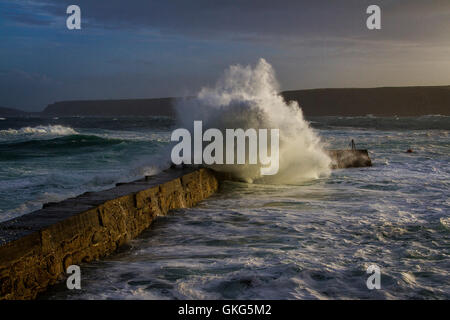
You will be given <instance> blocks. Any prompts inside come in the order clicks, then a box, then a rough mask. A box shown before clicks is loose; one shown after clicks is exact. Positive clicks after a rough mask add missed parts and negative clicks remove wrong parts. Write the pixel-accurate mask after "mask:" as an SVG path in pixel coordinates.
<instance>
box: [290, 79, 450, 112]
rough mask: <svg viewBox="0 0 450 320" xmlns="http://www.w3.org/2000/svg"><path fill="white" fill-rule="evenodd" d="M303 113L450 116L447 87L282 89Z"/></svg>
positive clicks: (449, 89) (448, 90)
mask: <svg viewBox="0 0 450 320" xmlns="http://www.w3.org/2000/svg"><path fill="white" fill-rule="evenodd" d="M282 95H283V96H284V98H285V99H286V100H296V101H298V102H299V104H300V106H301V107H302V109H303V112H304V114H305V115H306V116H328V115H336V116H363V115H366V114H373V115H378V116H394V115H397V116H421V115H427V114H441V115H450V86H440V87H383V88H368V89H314V90H296V91H285V92H283V93H282Z"/></svg>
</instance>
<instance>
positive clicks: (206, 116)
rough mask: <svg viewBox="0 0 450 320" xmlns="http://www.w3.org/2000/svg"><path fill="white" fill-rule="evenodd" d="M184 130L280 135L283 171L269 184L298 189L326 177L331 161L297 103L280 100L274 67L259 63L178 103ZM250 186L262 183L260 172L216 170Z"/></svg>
mask: <svg viewBox="0 0 450 320" xmlns="http://www.w3.org/2000/svg"><path fill="white" fill-rule="evenodd" d="M176 111H177V115H178V117H177V118H178V119H179V122H180V123H179V124H180V125H181V126H183V127H184V128H187V129H192V125H193V122H194V120H202V121H203V126H204V130H206V129H207V128H218V129H221V130H225V129H233V128H242V129H249V128H254V129H265V128H267V129H270V128H272V129H280V151H279V152H280V153H279V156H280V170H279V171H278V173H277V174H276V175H274V176H265V177H264V182H270V183H298V182H302V181H305V180H311V179H316V178H319V177H322V176H327V175H329V173H330V169H329V167H330V159H329V157H328V156H327V155H326V153H325V152H324V149H323V143H322V142H321V140H320V138H319V136H318V135H317V134H316V133H315V131H314V130H313V129H312V128H311V127H310V125H309V123H308V122H307V121H305V119H304V118H303V113H302V110H301V108H300V107H299V105H298V103H297V102H295V101H290V102H285V101H284V99H283V97H282V96H281V95H280V94H279V87H278V83H277V81H276V78H275V72H274V70H273V68H272V66H271V65H270V64H269V63H267V61H266V60H264V59H260V60H259V61H258V63H257V64H256V66H255V67H252V66H241V65H233V66H230V67H229V68H228V69H227V70H226V71H225V73H224V75H223V76H222V77H221V78H220V79H219V80H218V81H217V83H216V85H215V86H214V87H212V88H208V87H205V88H203V89H201V90H200V92H198V94H197V95H196V97H195V98H188V99H180V100H178V101H177V103H176ZM213 167H214V168H215V169H216V170H220V171H226V172H231V173H232V174H234V175H235V176H236V177H238V178H241V179H243V180H245V181H255V182H257V181H260V182H262V177H261V176H260V170H259V166H255V165H213Z"/></svg>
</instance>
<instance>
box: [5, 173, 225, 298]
mask: <svg viewBox="0 0 450 320" xmlns="http://www.w3.org/2000/svg"><path fill="white" fill-rule="evenodd" d="M218 185H219V182H218V180H217V178H216V177H215V175H214V173H213V172H212V171H211V170H208V169H204V168H201V169H169V170H167V171H164V172H162V173H160V174H158V175H156V176H152V177H146V178H143V179H141V180H137V181H134V182H130V183H122V184H118V185H117V186H116V187H115V188H112V189H109V190H104V191H100V192H86V193H84V194H82V195H80V196H78V197H75V198H70V199H67V200H64V201H62V202H58V203H48V204H46V205H44V206H43V208H42V209H41V210H38V211H35V212H32V213H29V214H26V215H23V216H20V217H18V218H15V219H12V220H9V221H5V222H2V223H0V300H2V299H34V298H36V296H37V294H39V293H40V292H42V291H45V290H46V289H47V288H48V287H49V286H51V285H53V284H55V283H56V282H58V281H61V280H62V279H64V276H65V272H66V268H67V267H68V266H69V265H72V264H80V263H83V262H89V261H92V260H94V259H98V258H100V257H102V256H106V255H108V254H111V253H113V252H114V251H115V250H117V248H119V247H120V246H121V245H122V244H124V243H125V242H126V241H128V240H130V239H133V238H135V237H136V236H137V235H139V234H140V233H141V232H142V231H144V230H145V229H146V228H148V227H149V226H150V224H151V223H152V221H153V220H154V219H155V218H156V217H158V216H162V215H166V214H167V213H168V212H169V211H170V210H173V209H179V208H187V207H192V206H194V205H195V204H197V203H198V202H199V201H201V200H203V199H205V198H207V197H209V196H210V195H212V194H213V193H214V192H216V191H217V189H218Z"/></svg>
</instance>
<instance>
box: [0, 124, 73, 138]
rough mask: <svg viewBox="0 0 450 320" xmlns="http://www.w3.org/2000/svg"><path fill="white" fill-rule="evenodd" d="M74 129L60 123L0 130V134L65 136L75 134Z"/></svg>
mask: <svg viewBox="0 0 450 320" xmlns="http://www.w3.org/2000/svg"><path fill="white" fill-rule="evenodd" d="M77 133H78V132H76V131H75V130H74V129H72V128H70V127H65V126H61V125H48V126H36V127H23V128H20V129H7V130H0V135H39V136H43V135H49V136H67V135H74V134H77Z"/></svg>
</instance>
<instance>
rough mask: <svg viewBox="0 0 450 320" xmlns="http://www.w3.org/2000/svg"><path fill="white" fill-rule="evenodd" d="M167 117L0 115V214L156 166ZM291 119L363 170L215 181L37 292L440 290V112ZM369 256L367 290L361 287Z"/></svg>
mask: <svg viewBox="0 0 450 320" xmlns="http://www.w3.org/2000/svg"><path fill="white" fill-rule="evenodd" d="M208 101H210V100H208ZM178 125H179V124H178V122H177V121H176V120H175V119H173V118H168V117H81V116H80V117H60V118H58V117H37V116H34V117H20V118H9V117H5V118H0V221H5V220H8V219H11V218H14V217H17V216H20V215H23V214H25V213H29V212H31V211H33V210H37V209H40V208H41V206H42V204H44V203H46V202H50V201H59V200H63V199H65V198H68V197H73V196H76V195H79V194H81V193H83V192H85V191H95V190H104V189H108V188H111V187H113V186H114V185H115V183H117V182H126V181H132V180H135V179H138V178H141V177H142V176H143V175H153V174H157V173H158V172H160V171H161V170H163V169H165V168H167V167H168V166H169V165H170V161H169V159H168V158H167V150H168V147H169V146H170V136H171V132H172V130H174V129H175V128H176V127H177V126H178ZM302 125H305V126H307V127H308V128H309V129H308V130H309V131H310V132H312V133H313V134H314V136H315V137H317V138H318V139H320V143H321V144H322V145H323V147H324V148H331V149H348V148H350V147H349V144H350V141H351V140H352V139H353V140H354V141H355V143H356V147H357V148H358V149H368V150H369V154H370V157H371V159H372V161H373V166H372V167H367V168H349V169H339V170H333V171H331V172H328V173H327V174H318V175H317V176H311V175H308V176H304V175H301V174H300V176H302V177H303V179H299V180H298V181H297V182H295V181H294V182H293V181H286V183H283V181H281V182H280V181H279V182H277V183H273V184H270V183H258V182H254V181H248V182H238V181H235V182H231V181H230V182H225V183H223V184H222V186H221V187H220V190H219V192H218V193H216V194H215V195H213V196H212V197H210V198H208V199H206V200H204V201H202V202H201V203H200V204H199V205H198V206H196V207H194V208H189V209H182V210H176V211H174V212H172V213H171V214H169V215H168V216H165V217H160V218H158V219H157V220H156V221H155V222H154V223H153V224H152V226H151V227H150V228H149V229H148V230H147V231H145V232H144V233H143V234H141V235H140V236H139V237H138V238H137V239H135V240H132V241H130V242H129V243H128V244H126V245H125V246H124V247H123V248H122V249H121V250H120V251H119V252H117V253H115V254H113V255H111V256H109V257H106V258H104V259H101V260H99V261H95V262H93V263H89V264H83V265H81V270H82V289H81V290H68V289H67V287H66V286H65V283H61V284H58V285H56V286H55V287H53V288H51V289H50V290H49V291H48V292H46V293H45V294H43V295H42V296H40V299H450V277H449V272H450V200H449V193H450V192H449V191H450V166H449V162H450V161H449V160H450V117H448V116H439V115H429V116H422V117H375V116H372V115H367V116H363V117H336V116H335V117H310V118H306V120H305V121H304V123H302ZM289 147H292V146H289ZM407 149H412V151H413V152H412V153H407V152H406V150H407ZM300 151H301V150H300ZM289 170H290V172H291V173H292V174H293V175H295V174H297V173H302V172H300V171H302V170H305V169H304V167H302V166H301V165H300V164H299V166H298V167H296V166H295V165H292V164H291V165H290V168H289ZM371 265H376V266H377V267H378V268H379V271H380V289H376V288H375V289H369V288H368V286H367V280H368V278H369V277H370V276H371V274H370V273H367V270H368V268H369V266H371Z"/></svg>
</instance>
